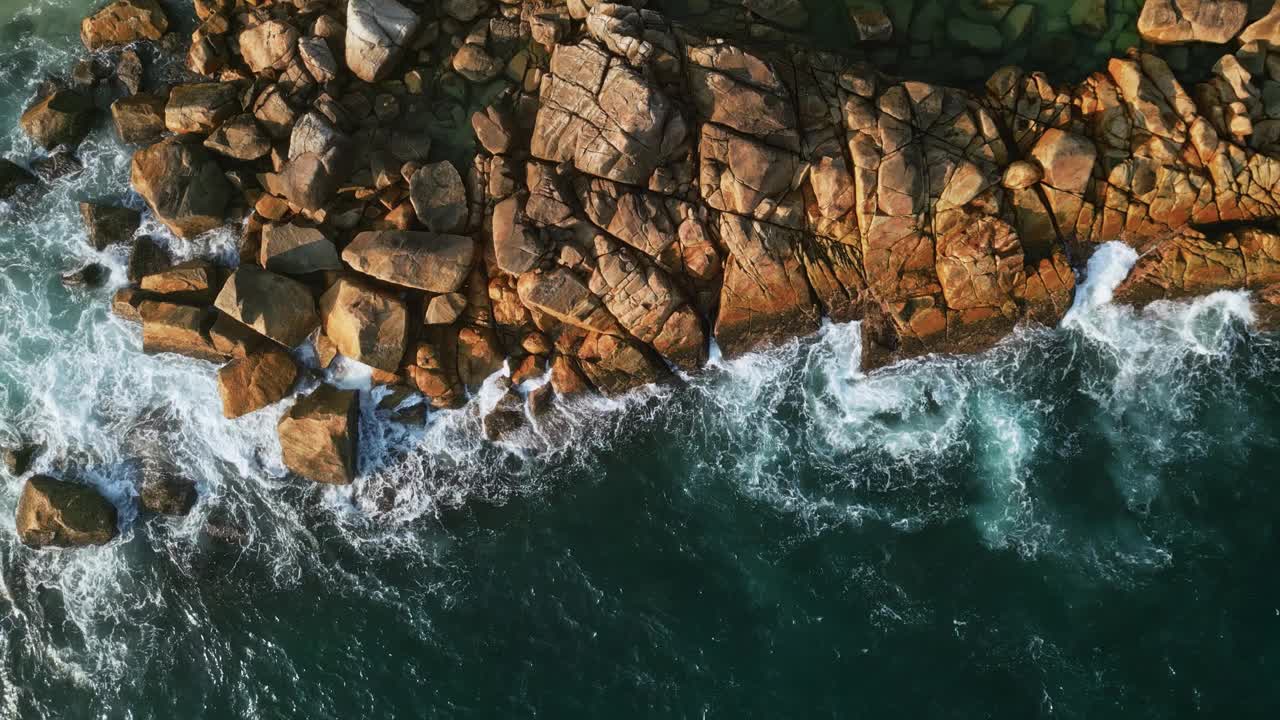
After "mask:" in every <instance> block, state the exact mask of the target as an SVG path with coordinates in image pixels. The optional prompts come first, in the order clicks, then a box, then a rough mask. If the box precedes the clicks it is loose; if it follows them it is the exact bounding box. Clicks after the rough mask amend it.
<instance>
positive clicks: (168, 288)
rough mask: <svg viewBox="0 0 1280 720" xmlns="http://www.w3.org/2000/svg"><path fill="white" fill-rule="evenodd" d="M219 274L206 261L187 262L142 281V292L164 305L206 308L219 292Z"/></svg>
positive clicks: (148, 276) (146, 277)
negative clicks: (200, 306) (165, 303)
mask: <svg viewBox="0 0 1280 720" xmlns="http://www.w3.org/2000/svg"><path fill="white" fill-rule="evenodd" d="M217 283H218V270H217V268H215V267H214V266H213V265H212V264H211V263H210V262H209V261H207V260H188V261H187V262H184V263H181V264H178V265H174V266H173V267H171V268H168V269H165V270H162V271H160V272H157V273H152V274H150V275H147V276H145V277H143V278H142V283H141V285H142V290H143V291H144V292H146V293H148V294H149V295H151V296H152V297H155V298H158V299H161V300H164V301H165V302H177V303H187V304H191V305H208V304H209V303H211V302H213V298H214V296H215V295H217V292H218V285H217Z"/></svg>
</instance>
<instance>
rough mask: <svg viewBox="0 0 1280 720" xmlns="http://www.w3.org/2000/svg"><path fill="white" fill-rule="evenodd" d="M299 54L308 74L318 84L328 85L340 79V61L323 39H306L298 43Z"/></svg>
mask: <svg viewBox="0 0 1280 720" xmlns="http://www.w3.org/2000/svg"><path fill="white" fill-rule="evenodd" d="M298 54H299V55H301V56H302V64H303V65H304V66H306V68H307V72H309V73H311V77H313V78H315V79H316V82H318V83H327V82H329V81H331V80H334V79H336V78H337V77H338V61H337V59H336V58H334V56H333V51H332V50H331V49H330V48H329V43H328V42H326V41H325V39H324V38H322V37H305V38H302V39H301V40H299V41H298Z"/></svg>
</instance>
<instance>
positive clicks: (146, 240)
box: [128, 235, 173, 284]
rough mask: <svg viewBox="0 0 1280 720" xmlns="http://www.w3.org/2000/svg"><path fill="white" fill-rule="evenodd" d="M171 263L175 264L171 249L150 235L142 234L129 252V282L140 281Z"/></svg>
mask: <svg viewBox="0 0 1280 720" xmlns="http://www.w3.org/2000/svg"><path fill="white" fill-rule="evenodd" d="M171 265H173V256H172V255H171V254H170V253H169V249H168V248H167V247H165V246H164V245H161V244H160V243H159V242H157V241H156V239H155V238H153V237H151V236H150V235H141V236H139V237H138V238H137V239H135V240H134V241H133V249H132V250H131V251H130V252H129V267H128V277H129V282H131V283H135V284H137V283H140V282H142V278H144V277H146V276H148V275H152V274H155V273H158V272H160V271H162V270H164V269H166V268H168V267H170V266H171Z"/></svg>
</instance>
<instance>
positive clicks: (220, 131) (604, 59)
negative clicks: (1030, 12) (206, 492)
mask: <svg viewBox="0 0 1280 720" xmlns="http://www.w3.org/2000/svg"><path fill="white" fill-rule="evenodd" d="M1077 4H1080V3H1077ZM1085 4H1088V3H1085ZM1264 4H1265V3H1264ZM1005 5H1008V6H1012V5H1014V4H1013V3H1006V4H1005ZM1258 5H1259V3H1252V4H1251V3H1248V2H1244V1H1243V0H1220V1H1217V2H1213V1H1211V0H1150V1H1149V2H1147V3H1146V4H1145V5H1144V6H1143V8H1142V11H1141V15H1140V16H1139V17H1138V21H1137V24H1138V29H1139V31H1140V32H1141V33H1142V37H1143V40H1144V41H1145V44H1144V47H1145V48H1146V49H1145V50H1143V49H1132V50H1130V51H1129V52H1128V53H1127V54H1125V55H1123V56H1120V57H1116V58H1113V59H1112V60H1110V62H1109V63H1108V64H1107V65H1106V67H1105V69H1104V70H1102V71H1099V72H1095V73H1093V74H1092V75H1090V76H1089V77H1087V78H1086V79H1085V80H1083V81H1082V82H1080V83H1077V84H1074V85H1070V86H1055V85H1054V84H1053V83H1051V82H1050V81H1049V79H1048V78H1047V77H1045V76H1044V75H1043V74H1040V73H1032V72H1025V71H1023V70H1021V69H1019V68H1018V67H1013V66H1010V67H1004V68H1001V69H999V70H997V71H996V72H995V73H993V74H991V75H990V77H989V78H988V79H987V80H986V82H985V84H983V85H982V86H981V87H980V88H978V89H976V90H963V89H957V88H952V87H942V86H938V85H932V84H929V83H925V82H919V81H913V80H910V79H907V80H903V79H898V78H894V77H891V76H889V75H887V74H885V73H883V72H881V71H879V70H877V68H876V67H874V66H872V65H869V64H866V63H863V62H859V61H856V60H853V59H851V58H849V57H845V56H843V55H839V54H835V53H828V52H820V51H813V50H809V49H805V48H804V47H803V46H802V45H796V44H788V43H787V42H786V40H787V38H788V34H787V32H785V31H782V30H779V32H778V33H777V35H778V37H777V38H774V39H775V40H781V42H769V43H760V44H759V45H758V46H756V45H753V44H751V43H748V42H742V41H741V40H739V39H735V40H733V41H730V40H724V39H719V38H718V37H717V36H716V33H713V32H709V31H708V30H707V29H706V28H702V29H695V28H693V27H689V26H686V25H682V24H679V23H674V22H672V21H670V20H669V19H668V18H667V17H665V16H664V15H662V14H660V13H658V12H655V11H652V10H648V9H643V8H634V7H630V6H626V5H621V4H611V3H590V2H587V1H585V0H569V2H567V3H558V2H553V1H550V0H537V1H535V2H521V1H520V0H510V1H507V0H504V2H502V3H490V2H486V1H484V0H444V2H442V3H440V4H438V5H436V4H427V5H417V4H409V5H401V4H399V3H397V2H396V1H395V0H349V1H348V2H346V3H342V2H329V1H326V0H310V1H308V0H297V2H295V3H254V2H246V1H245V0H238V1H233V0H197V2H196V3H195V9H196V12H197V15H198V16H199V20H200V24H199V26H198V27H197V29H196V30H195V31H194V33H193V34H192V35H191V39H190V45H189V49H188V51H187V53H186V58H185V65H186V68H187V70H188V71H189V73H190V74H191V78H190V79H191V81H190V82H179V83H175V84H157V83H155V82H152V81H150V80H148V79H147V78H146V76H145V73H144V67H143V66H144V62H143V59H142V56H141V55H140V54H139V53H138V52H137V51H136V48H138V47H140V46H142V45H144V44H146V43H159V44H160V45H161V46H163V47H167V48H170V49H171V50H172V49H173V48H174V47H177V46H179V45H180V44H181V43H179V42H175V41H174V39H173V34H172V33H170V32H169V26H170V23H169V19H168V18H167V16H166V14H165V12H164V10H163V9H162V8H161V6H160V5H159V4H157V3H156V2H155V0H116V2H113V3H111V4H110V5H107V6H106V7H104V8H102V9H101V10H99V11H97V12H95V13H94V14H93V15H91V16H90V17H88V18H86V19H85V20H84V24H83V26H82V28H81V37H82V40H83V42H84V45H85V46H86V48H87V49H89V50H91V51H97V53H98V54H97V55H95V58H96V60H93V59H91V60H89V61H86V62H85V63H82V66H80V67H77V68H76V70H75V71H74V72H73V73H72V81H71V82H70V83H63V84H49V85H48V87H46V88H45V89H44V90H45V91H44V92H43V94H42V95H41V97H38V98H37V99H36V100H35V101H34V102H33V103H32V105H31V106H30V107H29V108H28V109H27V111H26V112H25V113H24V114H23V116H22V120H21V122H22V127H23V129H24V130H25V131H26V132H27V134H28V135H29V136H30V137H31V138H32V140H33V141H34V142H35V143H36V144H37V145H40V146H42V147H44V148H45V149H47V150H50V151H53V155H52V156H51V157H57V156H58V153H62V154H63V156H64V157H65V158H66V159H65V160H64V163H74V162H75V159H74V155H73V152H72V151H73V149H74V147H75V146H76V145H77V144H78V143H79V142H80V141H82V140H83V139H84V137H85V136H86V135H87V134H88V132H90V129H91V128H92V124H93V119H94V114H95V113H96V112H99V110H98V109H97V108H99V107H100V106H102V105H103V104H104V102H103V100H102V98H103V97H104V95H105V97H107V99H108V100H109V108H110V115H111V117H112V121H113V123H114V126H115V131H116V132H117V134H118V135H119V137H120V139H121V141H123V142H124V143H126V144H129V145H133V146H136V151H135V153H134V155H133V159H132V167H131V186H132V188H133V190H134V191H136V192H137V193H138V194H139V195H140V196H141V197H142V198H143V199H144V200H145V202H146V204H147V206H148V208H149V209H150V212H151V213H152V214H153V215H154V217H155V218H156V219H157V220H158V221H159V222H161V223H163V224H164V225H165V226H166V227H167V228H168V229H169V230H170V231H172V232H173V233H174V234H175V235H177V236H180V237H184V238H196V237H198V236H200V235H201V234H203V233H206V232H208V231H211V230H214V229H217V228H220V227H223V226H225V225H226V224H227V223H240V226H241V228H242V233H241V241H240V249H239V255H240V257H239V264H238V265H237V266H236V267H234V268H226V267H220V266H218V265H216V264H214V263H213V262H211V261H207V260H196V261H190V262H184V263H181V264H177V265H174V264H172V262H171V261H170V260H168V259H167V256H166V252H165V250H164V248H163V244H162V243H157V242H156V241H155V240H153V239H151V238H149V237H146V236H137V237H135V236H136V235H137V230H138V227H139V225H140V222H141V219H142V218H141V216H140V215H139V214H138V213H137V212H135V211H132V210H129V209H127V208H120V207H114V206H111V205H107V204H102V203H89V202H87V203H82V204H81V208H80V210H81V214H82V217H83V218H84V221H85V225H86V230H87V234H88V237H89V239H90V242H91V243H93V244H94V245H95V247H98V248H99V249H102V248H105V247H108V246H111V245H113V244H121V243H133V251H132V256H131V259H130V262H129V279H130V282H131V283H132V285H131V286H130V287H128V288H126V289H122V290H120V291H119V292H118V293H117V294H116V297H115V299H114V302H113V309H114V310H115V312H117V313H118V314H120V315H122V316H124V317H127V318H130V319H133V320H135V321H137V322H138V323H139V324H140V325H141V334H142V342H143V348H144V350H145V351H146V352H149V353H162V352H169V353H178V354H182V355H187V356H191V357H195V358H199V359H202V360H207V361H210V362H214V363H217V364H219V365H221V367H220V369H218V371H217V375H218V383H219V389H220V392H221V396H222V402H223V412H224V414H225V415H226V416H227V417H228V418H235V417H240V416H242V415H245V414H248V413H251V412H254V411H256V410H259V409H261V408H263V407H266V406H268V405H272V404H274V403H277V402H279V401H281V400H284V399H285V398H287V397H289V395H290V393H291V392H292V391H293V389H294V387H295V385H297V384H298V382H299V380H300V378H302V377H303V376H304V375H305V374H306V373H307V372H309V371H314V370H317V369H319V370H323V369H324V368H327V367H328V366H329V365H330V364H331V363H332V361H333V359H334V358H335V357H336V356H337V355H339V354H341V355H343V356H345V357H348V358H350V359H352V360H356V361H359V362H361V363H363V364H365V365H368V366H369V367H371V368H373V379H374V381H375V382H376V383H378V384H385V385H392V386H395V387H396V388H397V393H396V394H395V395H394V397H396V398H397V402H398V401H399V400H401V399H404V398H405V397H407V396H409V395H410V394H411V393H420V394H421V396H422V397H424V398H425V400H426V402H427V403H428V404H429V405H431V406H432V407H435V408H454V407H459V406H460V405H462V404H463V403H464V402H465V401H466V399H467V398H468V397H469V395H470V394H472V393H474V392H475V391H476V390H477V389H478V388H479V386H480V385H481V383H483V382H484V381H485V379H486V378H488V377H489V376H490V375H492V374H493V373H494V372H496V371H498V370H500V369H502V368H503V367H504V365H505V366H506V367H507V368H509V371H510V382H509V383H508V385H507V386H506V387H507V389H506V395H505V396H504V397H503V398H502V399H501V400H500V401H499V402H498V404H497V407H496V408H495V409H494V411H493V412H492V413H490V414H489V415H488V416H487V417H486V418H485V422H484V427H485V430H486V433H487V434H488V435H489V436H490V438H491V439H495V440H498V439H501V437H502V436H503V434H504V433H506V432H509V431H510V430H512V429H514V428H517V427H519V426H521V425H523V424H525V423H528V422H536V417H537V415H539V414H540V413H542V412H545V411H546V409H547V408H549V407H550V406H551V405H552V404H553V403H554V402H556V399H557V398H561V397H571V396H574V395H577V394H581V393H592V392H595V393H605V394H615V393H622V392H626V391H627V390H629V389H632V388H635V387H638V386H641V385H645V384H648V383H654V382H665V381H671V380H675V379H677V378H678V376H679V374H680V373H693V372H697V371H698V369H699V368H700V367H701V366H702V365H703V364H704V363H705V362H706V360H707V357H708V352H709V349H710V347H711V343H712V342H713V340H714V342H715V344H716V345H717V346H718V347H719V348H720V350H721V351H722V352H723V353H724V354H725V355H726V356H730V357H732V356H735V355H740V354H742V353H745V352H749V351H752V350H757V349H760V348H764V347H767V346H769V345H771V344H775V343H777V342H780V341H783V340H786V339H789V338H793V337H797V336H804V335H808V334H811V333H813V332H814V331H816V330H817V328H818V326H819V322H820V320H821V319H822V318H824V317H827V318H831V319H832V320H834V321H838V322H845V321H852V320H861V321H862V325H861V327H862V331H863V352H864V357H863V358H862V362H863V366H864V368H866V369H868V370H870V369H874V368H878V367H882V366H885V365H887V364H890V363H893V362H895V361H897V360H899V359H902V358H906V357H910V356H915V355H920V354H924V353H934V352H972V351H977V350H981V349H983V348H986V347H989V346H990V345H991V344H992V343H994V342H995V341H997V340H999V339H1000V338H1001V337H1004V336H1005V335H1007V334H1008V333H1009V332H1010V331H1011V330H1012V329H1013V328H1014V326H1015V325H1017V324H1018V323H1022V322H1038V323H1043V324H1047V325H1052V324H1056V323H1057V322H1058V321H1059V320H1061V318H1062V316H1063V314H1064V313H1065V312H1066V310H1067V308H1068V307H1069V306H1070V305H1071V302H1072V297H1073V291H1074V288H1075V273H1074V271H1073V268H1081V267H1083V265H1084V263H1085V261H1086V260H1087V258H1088V257H1089V255H1090V254H1091V253H1092V251H1093V249H1094V248H1096V247H1097V246H1098V245H1099V244H1100V243H1102V242H1106V241H1112V240H1118V241H1121V242H1124V243H1127V244H1129V245H1131V246H1133V247H1134V248H1135V249H1137V250H1138V252H1139V253H1140V256H1141V259H1140V260H1139V262H1138V265H1137V266H1136V267H1135V269H1134V272H1133V273H1132V274H1131V276H1130V277H1129V279H1128V280H1126V282H1125V283H1124V284H1123V285H1122V286H1121V288H1120V289H1119V290H1118V291H1117V295H1116V297H1117V300H1119V301H1123V302H1135V303H1143V302H1149V301H1151V300H1155V299H1159V298H1176V297H1182V296H1188V295H1195V294H1201V293H1205V292H1208V291H1211V290H1215V289H1222V288H1243V289H1249V290H1252V291H1254V297H1255V298H1256V300H1257V306H1258V315H1259V318H1260V321H1261V323H1262V324H1263V325H1264V326H1266V325H1268V324H1270V325H1274V324H1275V323H1276V322H1277V320H1278V319H1280V229H1278V228H1277V225H1276V219H1277V218H1278V217H1280V3H1275V4H1273V5H1271V6H1270V7H1258ZM734 7H736V8H737V11H738V12H739V13H745V14H746V15H749V16H751V17H753V18H755V19H756V20H757V21H759V22H761V23H763V24H764V25H767V26H770V27H775V26H777V25H783V26H784V27H785V23H780V22H779V21H778V18H787V17H792V16H794V15H795V13H797V12H802V11H803V10H804V6H803V5H800V4H799V3H798V2H797V0H790V1H788V0H776V1H775V2H767V3H764V2H747V3H741V4H737V5H734ZM859 7H860V9H859V10H857V13H858V15H857V17H856V24H857V26H858V28H859V29H860V32H861V29H862V28H864V27H865V28H870V30H868V34H867V35H866V36H865V37H864V38H863V39H864V40H865V41H866V42H869V43H875V42H883V41H887V40H888V39H889V38H891V37H892V36H893V31H894V30H893V18H891V17H890V16H889V14H887V13H885V12H884V11H879V15H877V14H876V12H877V11H876V10H875V8H874V7H872V6H871V5H867V6H859ZM1103 7H1104V11H1105V3H1103ZM743 8H747V10H743ZM797 8H798V10H797ZM1010 11H1011V8H1009V7H1006V8H1005V13H1006V15H1007V13H1008V12H1010ZM1001 17H1002V18H1003V17H1004V16H1001ZM722 34H726V35H732V36H733V37H735V38H738V36H739V35H740V34H741V33H727V32H726V33H722ZM1190 42H1197V43H1214V44H1217V45H1219V46H1220V51H1221V54H1220V56H1219V59H1218V60H1217V61H1216V62H1215V63H1214V64H1213V66H1212V69H1211V72H1210V74H1209V75H1208V77H1207V78H1205V79H1203V80H1202V81H1201V82H1196V83H1191V82H1183V81H1181V80H1179V78H1178V77H1177V76H1176V74H1175V72H1174V71H1173V70H1171V69H1170V66H1169V64H1168V63H1167V62H1166V61H1165V60H1164V59H1162V58H1161V56H1160V55H1159V54H1158V53H1157V52H1154V51H1153V49H1154V48H1155V47H1157V46H1161V45H1181V44H1185V43H1190ZM120 46H126V47H125V48H124V49H123V50H121V49H120ZM103 58H109V60H110V61H109V62H107V61H105V60H103ZM197 76H200V77H197ZM441 116H444V117H445V118H452V119H453V121H454V125H457V126H461V127H463V128H465V129H467V130H468V131H469V132H468V133H467V135H468V137H467V138H466V139H465V141H463V142H461V143H460V144H459V146H458V147H452V146H450V147H441V144H440V143H438V142H437V143H434V144H433V137H439V135H440V124H439V118H440V117H441ZM471 147H474V150H471V149H470V148H471ZM41 175H42V177H43V179H44V180H46V181H55V180H56V173H42V174H41ZM37 182H38V180H37V179H36V178H35V177H34V176H33V175H32V174H30V173H29V172H28V171H27V170H26V169H24V168H22V167H20V166H18V165H15V164H13V163H10V162H8V161H3V162H0V197H6V198H9V197H12V198H14V199H15V200H19V199H20V197H21V194H22V193H23V192H24V191H29V189H30V188H31V187H34V186H35V185H36V183H37ZM24 186H26V188H24ZM86 273H87V274H86ZM78 276H79V277H78V278H68V280H69V281H72V280H74V281H77V282H87V283H92V282H95V281H97V282H100V279H96V278H95V274H94V273H91V272H88V271H87V270H86V271H82V272H81V273H79V274H78ZM304 348H305V350H303V349H304ZM291 353H305V354H306V356H307V357H314V358H315V359H316V362H315V363H314V367H309V366H306V365H303V364H300V363H299V360H298V357H300V356H301V354H291ZM307 365H311V363H307ZM543 377H546V378H547V382H546V383H545V384H543V385H541V386H539V387H538V388H537V389H536V390H533V391H531V392H527V393H526V392H524V391H522V390H520V389H519V388H518V387H517V386H519V385H520V384H521V383H523V382H525V381H530V380H536V379H539V378H543ZM418 417H420V414H419V415H418ZM358 423H359V401H358V393H357V392H356V391H351V390H339V389H337V388H334V387H331V386H327V385H321V386H320V388H319V389H317V390H315V391H313V392H312V393H310V394H308V395H306V396H304V397H299V398H297V399H296V400H295V401H294V402H293V404H292V406H291V407H290V408H289V409H288V410H287V411H286V412H285V413H284V415H283V416H282V418H281V420H280V422H279V425H278V432H279V436H280V442H281V447H282V450H283V459H284V463H285V465H286V467H288V468H289V469H290V470H291V471H293V472H294V473H296V474H298V475H300V476H302V477H304V478H309V479H310V480H313V481H316V482H321V483H335V484H346V483H350V482H352V481H353V480H354V478H355V476H356V473H357V462H356V460H357V455H358V448H357V438H358V433H359V429H358ZM28 455H29V453H28ZM21 459H22V460H23V463H22V464H24V465H25V464H27V463H29V460H30V458H29V457H24V458H21ZM24 469H25V468H24ZM15 474H21V473H20V472H15ZM150 475H151V476H152V480H149V481H148V483H147V485H146V487H144V488H143V489H142V490H141V491H140V495H141V496H142V497H143V499H144V500H146V499H147V498H150V500H147V504H149V506H151V507H153V508H154V509H156V510H157V511H159V512H183V511H184V510H189V509H190V507H191V504H192V503H194V500H195V498H194V490H193V489H192V488H189V487H184V486H183V485H182V483H181V482H180V481H177V480H175V478H174V476H173V474H172V473H169V472H165V471H163V470H161V471H157V472H155V473H151V474H150ZM86 492H87V493H88V494H86ZM96 497H97V495H96V494H94V493H92V491H85V490H84V489H83V487H82V486H79V485H76V484H74V483H68V482H63V481H60V480H55V479H52V478H47V477H38V478H32V479H29V480H28V481H27V484H26V486H25V488H24V491H23V496H22V500H21V503H20V505H19V510H18V531H19V534H20V536H21V538H22V540H23V542H25V543H27V544H30V545H34V546H45V545H55V546H66V545H81V544H94V543H99V542H106V541H108V540H110V538H111V537H112V536H113V535H114V528H115V522H114V516H115V509H114V508H112V507H110V504H109V503H105V501H103V502H101V503H100V502H97V501H95V500H94V499H93V498H96ZM98 499H99V500H100V499H101V498H98ZM104 505H105V507H104ZM108 511H109V512H110V515H111V521H110V522H107V521H106V517H105V513H107V512H108ZM108 527H109V528H110V532H106V531H105V530H104V528H108Z"/></svg>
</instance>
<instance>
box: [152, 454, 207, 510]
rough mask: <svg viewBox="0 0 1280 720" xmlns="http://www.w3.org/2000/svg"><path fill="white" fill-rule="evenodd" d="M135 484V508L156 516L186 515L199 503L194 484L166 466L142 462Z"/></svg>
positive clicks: (153, 461)
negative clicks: (136, 498) (136, 495)
mask: <svg viewBox="0 0 1280 720" xmlns="http://www.w3.org/2000/svg"><path fill="white" fill-rule="evenodd" d="M140 475H141V477H140V479H139V483H138V505H139V506H140V507H141V508H142V510H143V511H145V512H149V513H154V514H156V515H178V516H182V515H188V514H190V513H191V509H192V508H193V507H195V504H196V500H198V499H199V492H198V491H197V490H196V484H195V482H193V481H192V480H191V479H190V478H187V477H184V476H183V475H181V474H180V473H178V471H177V469H176V468H174V467H172V466H170V465H169V464H168V463H164V462H160V461H157V460H152V459H149V458H148V459H145V460H143V461H142V464H141V472H140Z"/></svg>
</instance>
